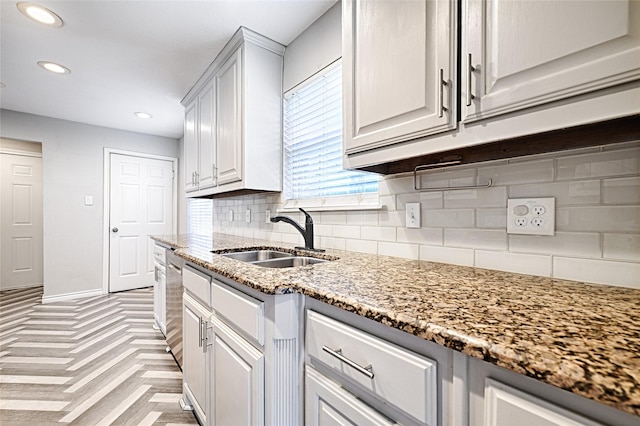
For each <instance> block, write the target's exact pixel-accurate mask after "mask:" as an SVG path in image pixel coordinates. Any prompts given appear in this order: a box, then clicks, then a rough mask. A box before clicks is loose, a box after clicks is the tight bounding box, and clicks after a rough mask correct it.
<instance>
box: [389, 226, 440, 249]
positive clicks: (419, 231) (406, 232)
mask: <svg viewBox="0 0 640 426" xmlns="http://www.w3.org/2000/svg"><path fill="white" fill-rule="evenodd" d="M397 238H398V242H399V243H418V244H428V245H442V228H416V229H413V228H398V232H397Z"/></svg>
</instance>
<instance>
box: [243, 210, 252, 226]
mask: <svg viewBox="0 0 640 426" xmlns="http://www.w3.org/2000/svg"><path fill="white" fill-rule="evenodd" d="M244 221H245V222H247V223H251V210H249V209H247V210H245V211H244Z"/></svg>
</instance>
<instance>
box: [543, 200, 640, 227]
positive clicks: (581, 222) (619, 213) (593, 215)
mask: <svg viewBox="0 0 640 426" xmlns="http://www.w3.org/2000/svg"><path fill="white" fill-rule="evenodd" d="M556 230H558V231H578V232H581V231H591V232H633V233H640V206H604V207H602V206H594V207H591V206H590V207H586V206H585V207H565V208H560V209H556Z"/></svg>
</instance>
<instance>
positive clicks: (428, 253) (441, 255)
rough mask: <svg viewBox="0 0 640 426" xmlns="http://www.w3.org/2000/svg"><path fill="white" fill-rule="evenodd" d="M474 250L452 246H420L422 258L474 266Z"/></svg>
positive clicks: (430, 260)
mask: <svg viewBox="0 0 640 426" xmlns="http://www.w3.org/2000/svg"><path fill="white" fill-rule="evenodd" d="M473 259H474V256H473V250H472V249H463V248H452V247H438V246H420V260H427V261H429V262H439V263H451V264H453V265H462V266H473Z"/></svg>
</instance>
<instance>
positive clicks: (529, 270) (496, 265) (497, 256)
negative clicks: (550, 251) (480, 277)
mask: <svg viewBox="0 0 640 426" xmlns="http://www.w3.org/2000/svg"><path fill="white" fill-rule="evenodd" d="M475 266H477V267H478V268H485V269H496V270H498V271H507V272H516V273H520V274H530V275H539V276H543V277H550V276H551V256H541V255H534V254H519V253H509V252H498V251H483V250H476V264H475Z"/></svg>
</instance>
